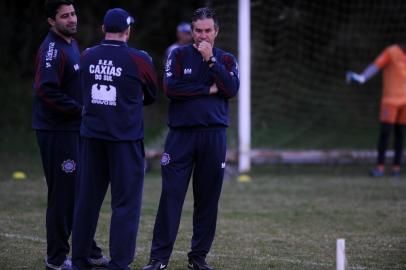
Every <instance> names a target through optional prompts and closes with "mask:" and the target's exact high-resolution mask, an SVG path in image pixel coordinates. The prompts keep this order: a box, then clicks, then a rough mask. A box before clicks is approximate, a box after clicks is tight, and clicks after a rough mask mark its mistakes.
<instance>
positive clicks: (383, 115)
mask: <svg viewBox="0 0 406 270" xmlns="http://www.w3.org/2000/svg"><path fill="white" fill-rule="evenodd" d="M405 50H406V48H405V47H403V46H400V45H397V44H395V45H392V46H389V47H388V48H386V49H385V50H384V51H383V52H382V53H381V54H380V55H379V56H378V57H377V58H376V59H375V61H374V62H373V63H372V64H371V65H369V66H368V67H367V68H366V69H365V71H364V72H363V73H362V74H357V73H354V72H352V71H349V72H347V81H348V82H356V83H359V84H363V83H365V82H366V81H368V80H369V79H370V78H372V77H373V76H374V75H375V74H376V73H378V71H379V70H380V69H382V70H383V89H382V100H381V109H380V122H381V128H380V134H379V140H378V159H377V166H376V167H375V168H374V169H373V170H372V171H371V175H372V176H383V175H384V168H385V152H386V149H387V145H388V140H389V137H390V134H391V131H392V129H393V130H394V133H395V136H394V152H395V156H394V159H393V166H392V171H391V174H392V175H393V176H399V175H400V164H401V159H402V155H403V140H404V126H405V124H406V51H405Z"/></svg>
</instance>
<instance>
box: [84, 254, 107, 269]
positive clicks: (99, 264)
mask: <svg viewBox="0 0 406 270" xmlns="http://www.w3.org/2000/svg"><path fill="white" fill-rule="evenodd" d="M87 260H88V261H89V264H90V266H91V267H92V269H107V268H108V267H109V259H108V258H107V257H104V256H101V257H100V258H97V259H95V258H89V259H87Z"/></svg>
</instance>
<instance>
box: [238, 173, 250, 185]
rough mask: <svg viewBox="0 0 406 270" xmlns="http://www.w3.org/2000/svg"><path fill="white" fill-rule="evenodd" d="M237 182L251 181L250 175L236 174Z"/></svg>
mask: <svg viewBox="0 0 406 270" xmlns="http://www.w3.org/2000/svg"><path fill="white" fill-rule="evenodd" d="M238 182H241V183H248V182H251V176H249V175H248V174H240V175H239V176H238Z"/></svg>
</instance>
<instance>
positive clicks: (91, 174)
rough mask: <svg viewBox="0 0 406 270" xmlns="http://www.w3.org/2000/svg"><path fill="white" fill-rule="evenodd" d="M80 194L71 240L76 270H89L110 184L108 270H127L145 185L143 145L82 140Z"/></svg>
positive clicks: (137, 142) (131, 257)
mask: <svg viewBox="0 0 406 270" xmlns="http://www.w3.org/2000/svg"><path fill="white" fill-rule="evenodd" d="M81 158H82V161H83V162H82V164H83V166H82V168H81V178H80V180H81V181H80V192H79V199H78V204H77V208H76V211H75V222H74V225H73V236H72V262H73V267H74V269H76V270H84V269H90V268H89V265H88V264H87V261H86V258H87V255H88V254H89V252H90V249H91V243H92V239H93V237H94V234H95V232H96V227H97V221H98V218H99V213H100V208H101V206H102V203H103V200H104V197H105V195H106V192H107V189H108V187H109V184H111V208H112V215H111V222H110V256H111V261H110V264H109V269H110V270H113V269H114V270H124V269H125V270H127V269H129V268H128V265H129V264H131V262H132V261H133V259H134V253H135V243H136V235H137V231H138V224H139V218H140V211H141V199H142V190H143V183H144V144H143V142H142V141H141V140H140V141H125V142H115V141H107V140H99V139H88V138H83V146H82V155H81Z"/></svg>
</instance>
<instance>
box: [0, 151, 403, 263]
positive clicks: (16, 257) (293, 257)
mask: <svg viewBox="0 0 406 270" xmlns="http://www.w3.org/2000/svg"><path fill="white" fill-rule="evenodd" d="M0 160H1V167H0V177H1V178H0V269H1V270H7V269H43V268H44V267H43V258H44V256H45V230H44V211H45V207H46V186H45V183H44V179H43V176H42V173H41V167H40V166H41V165H40V163H39V161H38V159H37V158H35V157H34V158H32V157H27V156H20V157H11V158H10V157H8V158H5V157H2V158H0ZM16 169H21V170H24V171H25V172H26V173H27V174H28V178H27V179H26V180H12V179H11V176H10V175H11V173H12V171H13V170H16ZM367 169H368V167H366V166H361V167H355V166H303V165H302V166H282V165H273V166H268V167H260V168H254V171H253V173H252V181H251V182H250V183H240V182H238V181H237V180H236V179H235V178H234V177H233V176H230V177H228V179H227V180H226V181H225V183H224V189H223V194H222V198H221V204H220V213H219V218H218V227H217V236H216V239H215V242H214V245H213V247H212V250H211V253H210V254H209V256H208V262H209V263H210V264H212V265H213V266H214V267H215V268H216V269H225V270H247V269H255V270H267V269H313V270H314V269H335V244H336V239H337V238H345V239H346V250H347V259H348V266H349V267H348V269H406V252H405V251H406V179H405V178H400V179H393V178H390V177H386V178H381V179H371V178H369V177H368V176H367V175H366V172H367ZM160 186H161V184H160V176H159V171H152V172H151V173H148V175H147V176H146V179H145V189H144V197H143V208H142V217H141V223H140V229H139V233H138V240H137V255H136V258H135V261H134V263H133V265H132V269H139V268H140V267H141V266H143V265H144V264H145V263H146V262H147V260H148V254H149V248H150V241H151V234H152V229H153V224H154V218H155V212H156V209H157V205H158V199H159V195H160ZM109 201H110V199H109V198H106V201H105V204H104V206H103V209H102V213H101V218H100V220H99V226H98V231H97V241H98V243H99V244H100V245H101V246H102V247H103V249H104V250H105V253H106V254H107V255H108V238H109V236H108V227H109V219H110V210H109ZM192 205H193V204H192V197H191V194H190V193H188V197H187V201H186V202H185V206H184V211H183V217H182V223H181V227H180V231H179V234H178V238H177V242H176V245H175V251H174V253H173V255H172V258H171V261H170V267H169V269H171V270H186V254H187V252H188V247H189V243H190V237H191V231H192V225H191V224H192V222H191V217H192Z"/></svg>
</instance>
